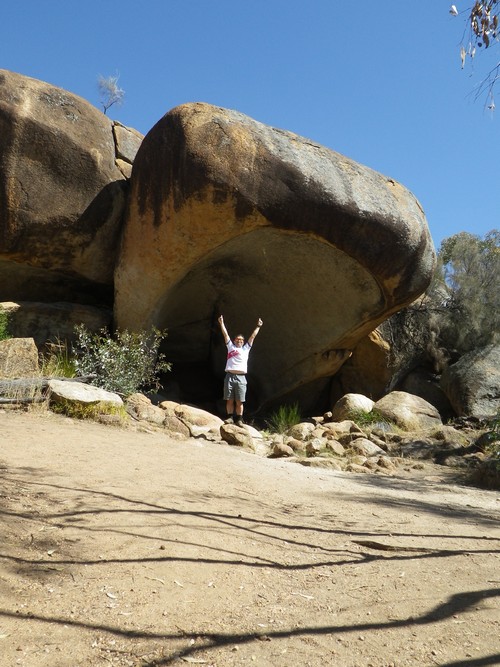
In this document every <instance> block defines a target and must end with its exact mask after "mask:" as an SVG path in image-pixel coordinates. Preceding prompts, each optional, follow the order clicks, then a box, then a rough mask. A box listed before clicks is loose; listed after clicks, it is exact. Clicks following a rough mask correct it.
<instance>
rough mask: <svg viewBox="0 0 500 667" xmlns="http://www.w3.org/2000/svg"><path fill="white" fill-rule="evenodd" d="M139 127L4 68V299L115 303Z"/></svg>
mask: <svg viewBox="0 0 500 667" xmlns="http://www.w3.org/2000/svg"><path fill="white" fill-rule="evenodd" d="M137 135H138V133H137V132H135V131H129V130H127V128H123V126H119V127H115V126H114V124H113V122H112V121H111V120H110V119H109V118H108V117H107V116H105V115H104V114H103V113H101V112H100V111H99V110H98V109H97V108H95V107H94V106H92V105H91V104H90V103H89V102H86V101H85V100H83V99H82V98H80V97H77V96H76V95H72V94H71V93H69V92H67V91H65V90H62V89H60V88H56V87H54V86H52V85H50V84H48V83H44V82H42V81H38V80H36V79H31V78H29V77H26V76H22V75H20V74H15V73H13V72H9V71H6V70H0V300H6V301H7V300H10V301H19V300H24V301H67V302H79V303H92V302H94V303H96V302H98V303H101V302H107V303H108V304H110V303H111V302H112V296H113V290H112V283H113V272H114V265H115V257H116V251H117V246H118V239H119V234H120V228H121V222H122V219H123V211H124V204H125V198H126V189H127V188H126V185H127V182H128V181H127V179H126V178H125V175H124V173H125V172H126V165H127V164H128V163H130V161H131V160H132V159H133V152H134V146H135V147H136V148H135V150H137V148H138V147H139V144H140V137H138V136H137Z"/></svg>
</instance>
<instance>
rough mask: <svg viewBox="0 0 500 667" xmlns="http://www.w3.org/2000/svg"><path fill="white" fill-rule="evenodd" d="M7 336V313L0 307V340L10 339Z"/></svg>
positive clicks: (8, 335)
mask: <svg viewBox="0 0 500 667" xmlns="http://www.w3.org/2000/svg"><path fill="white" fill-rule="evenodd" d="M10 337H11V336H10V334H9V313H8V312H7V311H6V310H5V309H4V308H2V306H0V340H7V338H10Z"/></svg>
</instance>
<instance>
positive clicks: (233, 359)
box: [226, 340, 252, 373]
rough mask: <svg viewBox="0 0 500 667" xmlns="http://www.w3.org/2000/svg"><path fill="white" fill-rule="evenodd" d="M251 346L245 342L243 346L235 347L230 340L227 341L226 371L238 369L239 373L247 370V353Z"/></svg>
mask: <svg viewBox="0 0 500 667" xmlns="http://www.w3.org/2000/svg"><path fill="white" fill-rule="evenodd" d="M251 349H252V346H251V345H249V344H248V343H245V344H244V345H243V347H236V345H235V344H234V343H233V342H232V341H231V340H230V341H228V343H227V361H226V372H234V371H239V372H240V373H246V372H247V365H248V355H249V354H250V350H251Z"/></svg>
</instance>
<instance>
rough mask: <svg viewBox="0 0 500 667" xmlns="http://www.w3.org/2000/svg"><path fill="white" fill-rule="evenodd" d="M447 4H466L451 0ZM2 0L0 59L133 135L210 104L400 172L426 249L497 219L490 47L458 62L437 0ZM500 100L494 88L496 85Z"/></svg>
mask: <svg viewBox="0 0 500 667" xmlns="http://www.w3.org/2000/svg"><path fill="white" fill-rule="evenodd" d="M455 4H456V6H457V7H458V9H459V10H463V9H466V8H467V7H468V6H469V4H470V1H468V2H455ZM6 5H7V6H5V7H3V8H2V20H1V23H0V68H4V69H9V70H12V71H15V72H19V73H21V74H25V75H27V76H32V77H35V78H38V79H41V80H43V81H47V82H49V83H51V84H54V85H57V86H60V87H62V88H65V89H66V90H68V91H71V92H73V93H75V94H77V95H80V96H82V97H84V98H85V99H87V100H88V101H89V102H92V103H93V104H95V105H96V106H99V96H98V90H97V79H98V76H99V75H103V76H109V75H116V74H119V77H120V78H119V84H120V86H121V87H122V88H123V89H124V90H125V99H124V104H123V105H122V106H121V107H112V108H111V109H110V110H109V112H108V115H109V116H110V117H111V118H114V119H116V120H119V121H120V122H122V123H124V124H125V125H128V126H131V127H134V128H136V129H137V130H139V131H140V132H142V133H144V134H145V133H147V132H148V130H149V129H150V128H151V127H152V126H153V125H154V124H155V123H156V121H158V120H159V119H160V118H161V117H162V116H163V115H164V114H165V113H166V112H167V111H169V110H170V109H171V108H173V107H174V106H176V105H178V104H182V103H184V102H195V101H202V102H209V103H212V104H216V105H219V106H223V107H227V108H231V109H236V110H238V111H241V112H242V113H245V114H247V115H249V116H251V117H253V118H255V119H256V120H258V121H261V122H263V123H267V124H269V125H273V126H275V127H280V128H283V129H286V130H290V131H292V132H296V133H297V134H301V135H304V136H306V137H308V138H310V139H312V140H314V141H316V142H318V143H321V144H323V145H325V146H328V147H329V148H332V149H333V150H336V151H338V152H340V153H343V154H344V155H347V156H348V157H350V158H352V159H354V160H357V161H358V162H360V163H362V164H364V165H367V166H369V167H371V168H373V169H376V170H377V171H380V172H382V173H383V174H385V175H387V176H390V177H392V178H394V179H395V180H397V181H400V182H401V183H402V184H403V185H405V186H406V187H407V188H409V189H410V190H411V191H412V192H413V193H414V194H415V195H416V196H417V197H418V199H419V200H420V202H421V204H422V206H423V208H424V210H425V212H426V215H427V219H428V222H429V227H430V230H431V234H432V237H433V239H434V243H435V245H436V247H439V245H440V243H441V241H442V240H443V239H444V238H446V237H448V236H451V235H452V234H455V233H457V232H460V231H468V232H471V233H474V234H479V235H481V236H482V235H484V234H485V233H486V232H487V231H489V230H490V229H493V228H498V227H499V206H498V201H497V200H498V192H499V168H498V167H499V155H500V150H499V149H500V132H499V130H500V125H499V123H500V116H499V114H500V104H499V109H498V111H497V112H496V115H492V114H491V113H490V112H489V111H487V110H486V109H485V104H484V102H485V100H484V99H483V98H482V99H479V100H477V101H475V100H474V89H475V86H477V85H478V84H479V83H480V81H481V77H482V74H483V75H484V74H485V73H486V72H487V71H488V69H490V68H491V67H492V66H493V64H496V62H497V60H498V59H499V54H500V50H495V47H493V48H492V49H491V50H490V51H489V52H486V53H485V54H484V55H482V56H481V55H480V56H479V57H476V61H475V68H476V69H475V71H472V70H471V68H470V67H466V69H465V70H461V68H460V58H459V48H460V42H461V39H462V34H463V31H464V21H463V18H460V17H457V18H453V17H452V16H451V15H450V14H449V11H448V10H449V6H450V3H448V2H445V1H442V0H418V2H413V3H408V2H404V1H403V0H386V1H384V0H381V1H379V2H375V1H373V0H358V1H357V2H340V1H336V0H248V1H247V2H241V1H240V0H232V1H229V0H212V1H211V2H209V1H208V0H141V1H139V0H120V1H117V0H85V2H79V3H77V2H67V1H64V0H44V1H42V0H16V1H15V2H13V1H11V2H8V3H6ZM499 96H500V91H499Z"/></svg>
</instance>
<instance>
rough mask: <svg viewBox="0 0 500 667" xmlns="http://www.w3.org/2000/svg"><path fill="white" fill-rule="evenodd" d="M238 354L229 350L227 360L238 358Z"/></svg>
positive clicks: (236, 351)
mask: <svg viewBox="0 0 500 667" xmlns="http://www.w3.org/2000/svg"><path fill="white" fill-rule="evenodd" d="M239 356H240V353H239V351H238V350H231V351H230V352H228V353H227V358H228V359H232V358H233V357H239Z"/></svg>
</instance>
